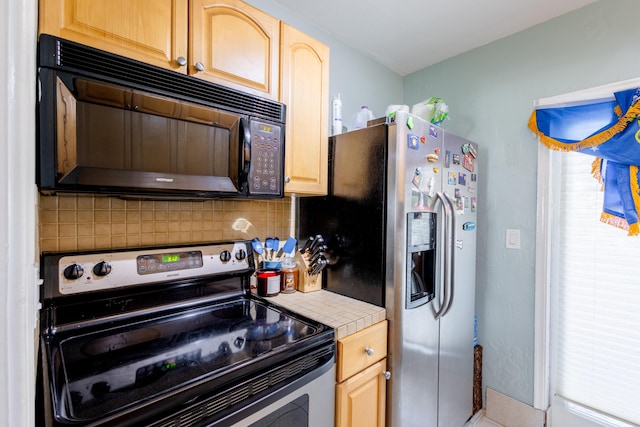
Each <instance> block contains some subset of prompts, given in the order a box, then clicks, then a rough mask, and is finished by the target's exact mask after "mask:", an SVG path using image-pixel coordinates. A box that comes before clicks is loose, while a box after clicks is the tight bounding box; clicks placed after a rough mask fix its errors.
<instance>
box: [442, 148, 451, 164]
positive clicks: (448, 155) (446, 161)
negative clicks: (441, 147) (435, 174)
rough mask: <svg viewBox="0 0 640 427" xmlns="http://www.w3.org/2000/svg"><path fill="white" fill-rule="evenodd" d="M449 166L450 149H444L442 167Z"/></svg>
mask: <svg viewBox="0 0 640 427" xmlns="http://www.w3.org/2000/svg"><path fill="white" fill-rule="evenodd" d="M450 166H451V151H449V150H446V151H445V152H444V167H445V168H448V167H450Z"/></svg>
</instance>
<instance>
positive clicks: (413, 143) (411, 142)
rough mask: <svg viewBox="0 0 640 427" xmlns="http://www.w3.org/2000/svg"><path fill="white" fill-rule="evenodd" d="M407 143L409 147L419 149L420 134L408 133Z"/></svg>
mask: <svg viewBox="0 0 640 427" xmlns="http://www.w3.org/2000/svg"><path fill="white" fill-rule="evenodd" d="M407 145H408V146H409V148H411V149H413V150H417V149H418V148H419V147H418V136H417V135H413V134H411V133H410V134H408V135H407Z"/></svg>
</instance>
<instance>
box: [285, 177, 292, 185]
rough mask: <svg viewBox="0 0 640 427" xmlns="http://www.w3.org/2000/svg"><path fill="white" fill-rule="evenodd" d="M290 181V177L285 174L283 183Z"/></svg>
mask: <svg viewBox="0 0 640 427" xmlns="http://www.w3.org/2000/svg"><path fill="white" fill-rule="evenodd" d="M290 182H291V178H289V177H288V176H285V177H284V183H285V184H288V183H290Z"/></svg>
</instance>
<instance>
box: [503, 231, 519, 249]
mask: <svg viewBox="0 0 640 427" xmlns="http://www.w3.org/2000/svg"><path fill="white" fill-rule="evenodd" d="M505 240H506V241H505V246H506V248H507V249H520V230H519V229H511V228H507V232H506V239H505Z"/></svg>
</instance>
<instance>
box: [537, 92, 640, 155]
mask: <svg viewBox="0 0 640 427" xmlns="http://www.w3.org/2000/svg"><path fill="white" fill-rule="evenodd" d="M618 108H619V106H618ZM536 112H537V110H533V113H531V117H529V123H528V126H529V129H531V130H532V131H533V133H535V134H536V135H538V137H539V138H540V142H542V143H543V144H544V145H545V146H547V147H548V148H550V149H552V150H556V151H580V150H584V149H585V148H591V147H597V146H598V145H600V144H602V143H604V142H607V141H609V140H610V139H611V138H613V137H614V136H615V135H617V134H619V133H620V132H622V131H623V130H625V129H626V128H627V126H628V125H629V123H631V122H632V121H634V120H636V119H637V118H638V115H640V102H639V101H636V102H635V103H634V104H633V105H631V107H629V109H628V110H627V112H626V113H625V114H624V116H622V117H620V118H619V119H618V121H617V122H616V123H614V124H613V125H611V127H609V128H607V129H605V130H603V131H602V132H600V133H597V134H595V135H591V136H590V137H589V138H586V139H583V140H582V141H578V142H573V143H566V142H561V141H558V140H557V139H555V138H551V137H550V136H547V135H545V134H543V133H542V132H541V131H540V130H539V129H538V122H537V119H536V117H537V116H536Z"/></svg>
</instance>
